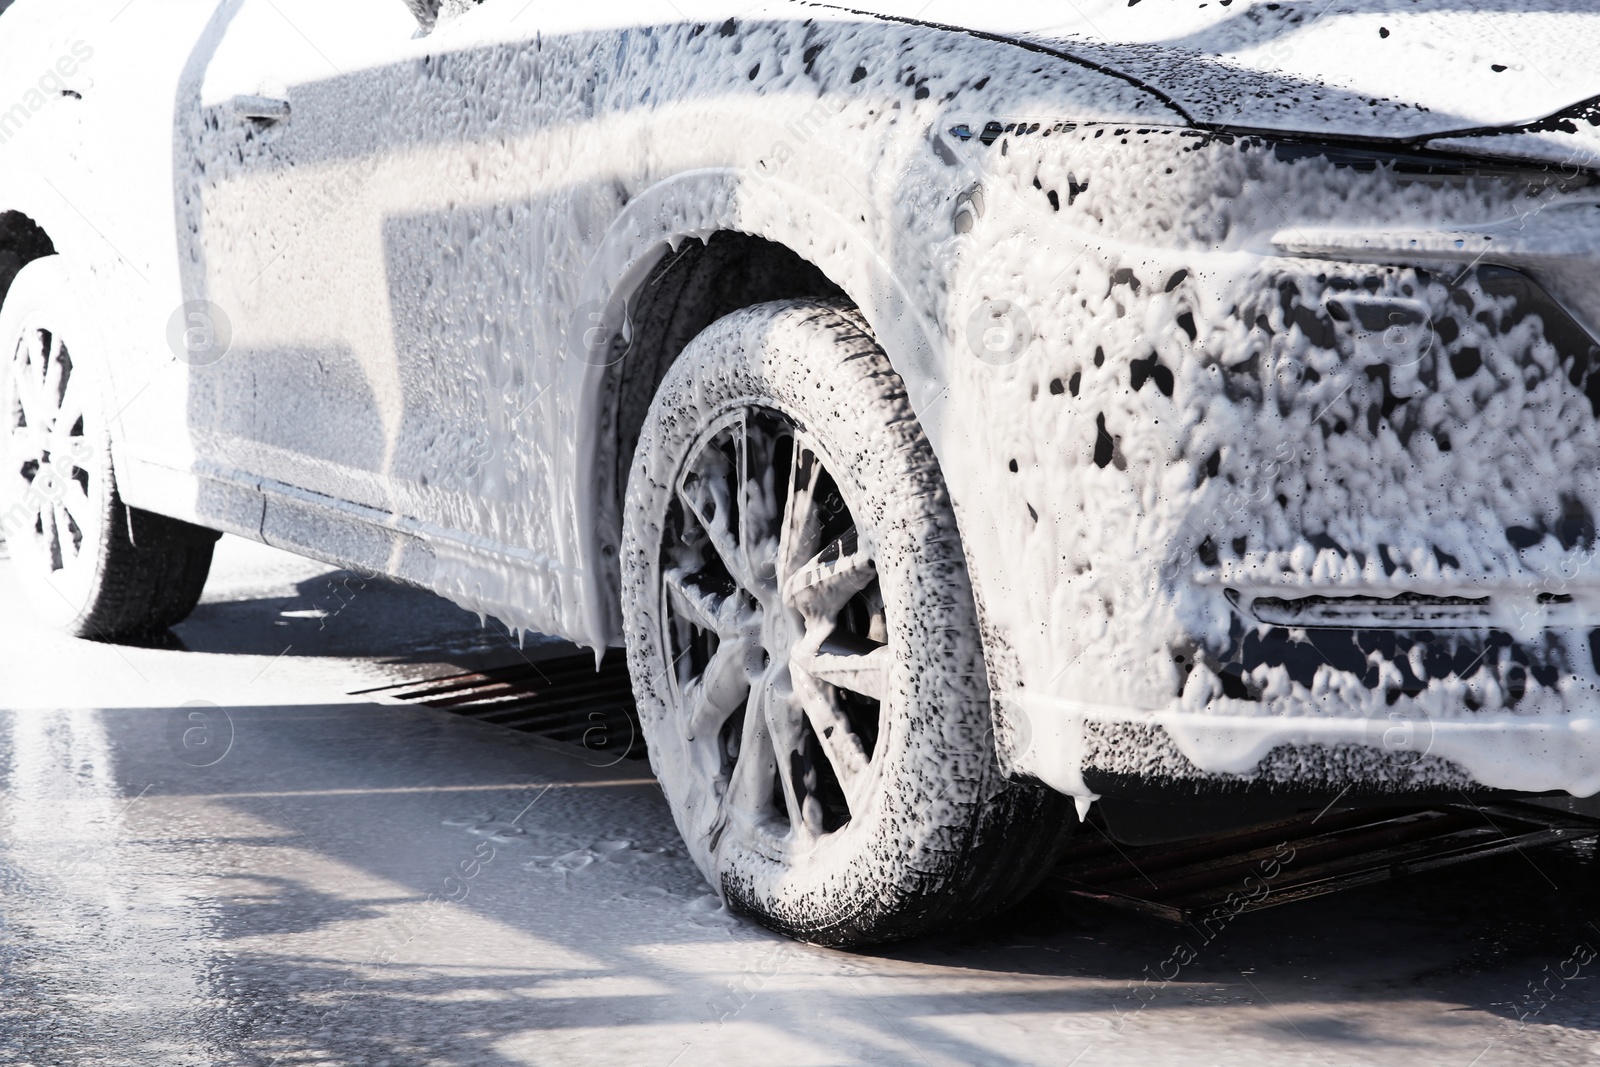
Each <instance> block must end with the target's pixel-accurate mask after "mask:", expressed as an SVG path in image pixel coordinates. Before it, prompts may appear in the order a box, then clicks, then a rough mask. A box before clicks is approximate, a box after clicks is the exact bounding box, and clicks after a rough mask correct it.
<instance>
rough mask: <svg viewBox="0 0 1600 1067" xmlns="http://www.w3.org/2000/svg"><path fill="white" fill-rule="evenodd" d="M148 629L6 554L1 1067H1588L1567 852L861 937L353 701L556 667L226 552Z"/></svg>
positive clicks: (1595, 938) (0, 687)
mask: <svg viewBox="0 0 1600 1067" xmlns="http://www.w3.org/2000/svg"><path fill="white" fill-rule="evenodd" d="M220 548H221V553H220V556H219V562H218V566H217V568H216V570H215V572H214V580H213V582H212V583H211V585H210V586H209V587H208V591H207V602H206V603H205V604H204V605H202V607H201V608H200V610H199V611H197V612H196V614H195V616H194V617H193V618H192V619H190V620H189V621H188V622H186V623H185V624H183V625H182V626H180V627H178V628H177V629H176V630H175V631H174V633H173V635H172V636H171V637H170V638H168V639H167V640H165V641H162V642H156V643H154V644H155V645H156V646H158V647H148V648H128V647H114V646H109V645H98V644H92V643H87V642H78V641H72V640H69V639H66V638H63V637H59V636H56V635H54V634H50V633H47V632H43V631H40V630H39V629H38V628H36V627H35V626H33V625H32V624H31V622H30V621H29V619H28V617H27V614H26V611H25V610H24V609H23V608H22V607H21V604H20V601H19V599H18V597H17V593H16V589H15V585H14V582H13V579H12V577H11V575H10V572H9V569H8V568H7V567H5V566H4V565H0V708H4V709H5V710H4V711H0V780H3V787H0V1063H8V1064H72V1065H79V1064H82V1065H98V1064H107V1065H111V1064H117V1065H120V1064H137V1065H140V1067H146V1065H165V1064H184V1065H188V1064H252V1065H268V1064H282V1065H299V1064H370V1065H385V1064H387V1065H391V1067H410V1065H423V1064H430V1065H432V1064H440V1065H443V1064H450V1065H456V1064H460V1065H475V1067H476V1065H484V1067H499V1065H509V1064H629V1065H634V1064H642V1065H660V1067H669V1065H677V1067H690V1065H706V1064H762V1065H768V1064H785V1065H789V1064H794V1065H809V1064H858V1063H871V1064H896V1065H898V1064H929V1065H934V1064H938V1065H944V1064H952V1065H964V1064H997V1065H1012V1064H1076V1065H1079V1067H1092V1065H1095V1064H1139V1065H1144V1064H1168V1063H1172V1064H1238V1063H1265V1064H1302V1063H1303V1064H1326V1065H1336V1064H1369V1063H1370V1064H1392V1063H1397V1062H1404V1063H1406V1064H1408V1065H1409V1064H1417V1065H1421V1064H1441V1065H1448V1067H1473V1065H1477V1067H1489V1065H1493V1064H1534V1063H1541V1064H1542V1063H1549V1064H1563V1065H1570V1064H1583V1063H1596V1064H1600V995H1597V994H1600V986H1597V983H1596V982H1595V980H1594V978H1595V975H1596V974H1597V973H1600V927H1597V926H1596V923H1600V861H1597V859H1596V855H1595V853H1594V851H1593V849H1592V848H1590V847H1589V846H1585V845H1574V846H1561V847H1557V848H1552V849H1546V850H1542V851H1533V852H1529V853H1527V854H1512V855H1508V856H1505V857H1500V858H1496V859H1491V860H1484V861H1480V862H1478V863H1477V864H1475V865H1471V866H1466V867H1458V868H1453V869H1447V870H1443V871H1439V872H1436V873H1433V874H1429V875H1422V876H1416V877H1412V878H1410V879H1408V880H1403V881H1398V882H1393V883H1388V884H1383V885H1378V886H1372V887H1368V888H1365V889H1359V890H1353V891H1349V892H1346V893H1343V894H1340V895H1337V896H1333V897H1327V898H1322V899H1319V900H1313V901H1308V902H1303V903H1299V904H1294V905H1289V906H1285V907H1282V908H1278V909H1273V910H1268V911H1263V912H1260V913H1253V914H1245V915H1240V916H1238V917H1236V918H1234V919H1233V920H1232V921H1231V922H1229V923H1227V924H1225V925H1224V926H1223V927H1222V928H1221V929H1220V930H1214V931H1213V933H1214V936H1212V937H1210V938H1209V939H1207V938H1206V937H1205V936H1204V935H1203V934H1202V932H1201V931H1197V930H1195V929H1193V928H1186V927H1174V926H1170V925H1168V924H1165V923H1162V922H1159V921H1156V920H1151V919H1143V918H1138V917H1133V916H1128V915H1124V914H1121V913H1117V912H1112V911H1107V910H1102V909H1098V908H1091V907H1086V906H1067V905H1066V904H1064V903H1063V902H1062V901H1060V900H1059V899H1056V898H1053V897H1051V896H1049V895H1048V894H1041V895H1039V896H1038V897H1036V898H1035V899H1034V900H1033V901H1031V902H1029V903H1028V904H1027V905H1026V906H1024V907H1023V908H1022V909H1020V910H1019V911H1017V912H1016V913H1014V914H1012V915H1010V916H1008V917H1006V918H1005V919H1003V920H1001V921H998V922H995V923H992V924H990V925H988V926H985V927H981V928H976V929H969V930H964V931H958V932H954V933H950V934H948V935H945V936H941V937H934V938H928V939H925V940H922V941H919V942H916V943H912V944H907V945H900V946H895V947H893V948H890V949H887V950H883V951H878V952H871V953H844V952H834V951H828V950H823V949H816V948H812V947H809V946H804V945H797V944H793V943H791V942H788V941H785V940H783V939H781V938H777V937H775V936H773V935H770V934H768V933H766V932H765V931H763V930H761V929H759V928H757V927H754V926H751V925H749V924H747V923H745V922H743V921H741V920H739V919H737V918H735V917H733V916H731V915H729V914H728V913H726V912H725V911H724V910H723V909H722V908H721V906H720V904H719V903H718V902H717V900H716V897H715V896H714V895H713V894H712V893H711V891H710V889H709V887H708V886H707V885H706V884H705V883H704V882H703V881H702V880H701V878H700V876H699V874H698V873H697V872H696V871H695V869H694V867H693V865H692V864H691V863H690V862H689V861H688V860H687V859H686V858H685V857H684V856H683V854H682V852H681V850H680V849H679V846H678V841H677V834H676V831H675V829H674V827H673V825H672V820H671V817H670V816H669V815H668V813H667V810H666V806H665V804H664V802H663V800H662V798H661V795H660V792H659V791H658V790H657V789H656V787H655V786H654V784H653V782H652V781H651V780H650V777H649V771H648V767H646V766H644V765H643V764H640V763H638V762H634V761H622V762H620V763H617V764H615V765H607V764H608V763H609V762H610V757H608V756H606V755H605V754H604V753H599V752H585V751H584V750H581V749H568V748H563V747H561V746H556V745H553V744H551V743H548V742H544V741H542V740H541V739H539V738H536V737H531V736H529V735H525V734H518V733H515V732H512V731H509V730H504V729H502V728H499V727H494V726H488V725H485V724H482V723H478V722H474V721H471V720H467V719H464V718H461V717H458V716H454V715H451V714H449V713H447V712H439V711H432V710H429V709H425V708H421V709H419V708H413V707H401V706H393V705H382V704H373V703H370V702H368V701H366V700H364V699H362V698H357V697H350V696H347V695H346V694H348V693H350V692H353V691H355V690H359V689H365V688H370V687H372V686H376V685H382V684H383V683H384V682H385V681H389V680H397V679H400V678H407V677H419V676H432V675H436V674H442V673H448V672H451V671H456V670H461V669H463V668H468V667H474V666H477V665H480V664H484V663H493V662H500V663H504V662H511V661H514V660H516V659H517V658H519V657H520V656H523V655H527V656H534V657H537V656H540V655H545V654H548V653H549V652H551V651H552V649H551V648H548V647H543V646H539V645H538V644H536V643H533V644H530V647H529V648H528V649H525V650H521V651H519V650H517V649H515V648H514V647H513V646H512V645H511V643H510V642H509V641H508V640H507V639H506V638H505V637H504V635H503V634H501V633H500V632H499V631H497V630H494V629H492V628H491V629H487V630H483V629H480V628H479V626H478V620H477V619H476V617H474V616H470V615H467V614H466V613H463V612H460V611H458V610H456V609H454V608H453V607H451V606H449V605H447V604H444V603H442V602H440V601H438V600H436V599H435V598H432V597H430V596H428V595H426V594H422V593H418V592H415V591H409V590H403V589H397V588H394V587H391V586H386V585H382V584H380V583H373V582H366V583H363V582H362V581H361V580H360V579H359V578H356V577H354V576H350V575H346V574H343V573H340V572H333V571H330V570H329V568H327V567H324V566H322V565H319V564H315V563H311V562H307V561H302V560H298V559H295V558H293V557H288V556H283V555H281V554H278V553H275V552H272V551H270V550H266V549H261V548H259V547H257V546H251V545H248V544H246V543H244V542H239V541H234V540H231V539H225V540H224V541H223V542H222V544H221V546H220Z"/></svg>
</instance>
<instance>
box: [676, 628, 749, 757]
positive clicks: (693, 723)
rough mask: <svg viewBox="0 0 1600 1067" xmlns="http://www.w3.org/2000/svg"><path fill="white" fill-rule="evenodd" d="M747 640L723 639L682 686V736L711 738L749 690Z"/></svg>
mask: <svg viewBox="0 0 1600 1067" xmlns="http://www.w3.org/2000/svg"><path fill="white" fill-rule="evenodd" d="M751 647H752V646H751V642H749V641H747V640H744V639H743V638H733V639H730V640H727V641H723V642H722V643H721V644H719V645H718V646H717V650H716V652H714V653H712V655H711V660H710V662H709V663H707V664H706V669H705V670H704V671H702V672H701V673H700V676H699V677H698V678H696V679H694V680H693V681H691V682H690V683H689V684H688V685H686V686H684V688H683V702H684V706H685V707H684V710H685V711H686V712H687V713H688V714H686V715H685V716H684V736H685V737H686V738H688V740H690V741H693V740H694V739H695V738H697V737H713V736H715V735H716V734H717V732H718V731H719V730H721V729H722V724H723V723H724V722H727V721H728V716H729V715H732V714H733V712H734V709H735V708H737V707H738V706H739V705H740V704H741V703H743V702H744V701H745V699H746V697H748V695H749V693H750V673H749V671H750V663H749V660H750V652H751Z"/></svg>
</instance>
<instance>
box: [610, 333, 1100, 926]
mask: <svg viewBox="0 0 1600 1067" xmlns="http://www.w3.org/2000/svg"><path fill="white" fill-rule="evenodd" d="M624 525H625V530H624V552H623V608H624V611H625V617H626V625H627V638H628V655H629V667H630V670H631V671H632V673H633V678H634V690H635V694H636V696H637V698H638V702H639V706H640V711H641V716H642V718H643V721H644V727H645V734H646V738H647V740H648V741H649V744H650V753H651V761H652V765H653V766H654V768H655V770H656V774H657V776H658V777H659V779H660V781H661V784H662V788H663V789H664V790H665V792H666V794H667V798H668V800H669V802H670V803H671V805H672V810H673V815H674V817H675V818H676V820H677V822H678V827H679V829H680V830H681V831H682V833H683V835H684V840H685V842H686V843H687V845H688V847H689V851H690V853H691V855H693V856H694V858H695V860H696V862H697V863H698V864H699V865H700V868H701V870H702V871H703V872H704V873H705V874H706V877H707V878H708V879H709V880H710V881H711V882H712V884H713V885H715V886H717V887H718V888H719V889H720V891H721V892H722V894H723V896H724V898H725V899H727V900H728V901H729V903H730V904H731V905H732V906H734V907H736V908H737V909H739V910H741V911H743V912H745V913H746V914H749V915H751V916H753V917H755V918H756V919H758V920H759V921H761V922H763V923H765V924H766V925H768V926H771V927H773V928H774V929H777V930H780V931H783V932H786V933H790V934H792V935H794V936H796V937H800V938H803V939H806V940H810V941H815V942H819V943H824V944H833V945H853V944H862V943H868V942H873V941H882V940H888V939H892V938H898V937H907V936H911V935H914V934H916V933H919V932H922V931H924V930H928V929H933V928H937V927H941V926H945V925H950V924H952V923H954V922H957V921H960V920H963V919H969V918H975V917H979V916H981V915H984V914H987V913H990V912H993V911H995V910H997V909H999V908H1001V907H1004V906H1006V905H1007V904H1009V903H1011V902H1012V901H1014V900H1016V899H1017V898H1018V897H1019V896H1020V895H1022V894H1023V893H1025V892H1027V891H1028V890H1029V889H1030V888H1031V887H1032V886H1033V885H1034V884H1035V883H1036V882H1037V880H1038V878H1039V877H1040V876H1042V874H1043V873H1044V872H1045V870H1047V869H1048V865H1049V863H1050V861H1051V858H1052V857H1053V856H1054V854H1055V852H1056V850H1057V848H1058V845H1059V842H1060V841H1061V840H1062V839H1063V838H1064V836H1065V835H1066V834H1068V833H1070V832H1071V830H1072V829H1073V828H1074V826H1075V824H1076V820H1075V818H1074V817H1073V815H1072V814H1071V808H1070V805H1069V804H1068V803H1067V802H1066V801H1065V799H1064V798H1062V797H1059V796H1057V795H1056V794H1053V793H1050V792H1048V791H1046V790H1043V789H1039V788H1036V787H1033V786H1027V785H1021V784H1017V783H1012V782H1008V781H1006V780H1005V779H1004V778H1003V777H1002V776H1001V775H1000V772H999V768H998V766H997V765H996V762H995V756H994V752H993V741H992V732H991V730H990V725H989V695H988V688H987V684H986V680H985V677H986V676H985V673H984V665H983V658H982V652H981V650H980V648H979V645H978V640H977V631H978V627H977V618H976V611H975V609H974V606H973V600H972V591H971V587H970V584H969V582H968V578H967V574H966V566H965V559H964V556H963V553H962V549H961V541H960V537H959V535H958V533H957V531H956V524H955V519H954V516H953V514H952V512H951V509H950V503H949V499H948V496H947V495H946V493H945V490H944V484H943V480H942V478H941V477H940V474H939V470H938V463H937V461H936V460H935V458H934V456H933V453H932V450H931V449H930V448H929V446H928V442H927V440H926V438H924V437H923V435H922V431H921V428H920V426H919V425H918V424H917V421H916V419H915V416H914V415H913V414H912V412H911V410H910V407H909V404H908V403H907V401H906V397H905V390H904V386H903V385H902V384H901V382H900V379H899V377H898V376H897V375H895V373H894V371H893V369H892V368H891V367H890V366H889V362H888V360H887V358H886V357H885V356H884V354H883V352H882V350H881V349H879V348H878V346H877V344H876V343H875V342H874V341H873V340H872V338H871V336H870V335H869V334H868V333H867V331H866V329H865V326H864V324H863V323H862V321H861V318H860V316H859V314H858V313H857V312H855V311H854V310H853V309H848V308H844V307H840V306H835V305H831V304H818V303H806V302H780V303H774V304H763V305H758V306H756V307H753V308H748V309H746V310H743V311H739V312H735V313H734V314H731V315H729V316H727V317H725V318H723V319H721V320H718V321H717V322H716V323H714V324H712V326H710V327H709V328H708V329H707V330H706V331H705V332H704V333H702V334H701V335H700V336H699V337H697V338H695V340H694V341H693V342H691V343H690V345H689V346H688V347H687V348H686V349H685V350H684V352H683V354H682V355H681V356H680V357H679V359H678V361H677V362H676V363H675V364H674V365H673V366H672V368H671V370H670V371H669V372H668V373H667V376H666V378H665V380H664V381H663V382H662V383H661V386H660V389H659V391H658V392H657V395H656V398H655V401H654V403H653V404H652V405H651V409H650V412H649V415H648V416H647V417H646V420H645V424H644V427H643V428H642V430H641V434H640V438H639V446H638V449H637V451H636V453H635V459H634V466H633V470H632V473H631V475H630V478H629V482H628V494H627V506H626V509H625V516H624Z"/></svg>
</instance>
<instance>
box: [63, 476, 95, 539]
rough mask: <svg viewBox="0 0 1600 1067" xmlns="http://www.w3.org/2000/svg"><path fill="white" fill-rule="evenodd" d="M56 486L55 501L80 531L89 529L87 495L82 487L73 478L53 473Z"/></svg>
mask: <svg viewBox="0 0 1600 1067" xmlns="http://www.w3.org/2000/svg"><path fill="white" fill-rule="evenodd" d="M55 478H56V488H57V491H58V492H59V493H60V496H59V497H58V498H57V500H56V503H57V504H59V505H60V506H61V509H62V510H63V511H64V512H66V514H67V515H68V516H69V517H70V518H71V519H72V521H73V522H74V523H76V524H77V527H78V529H79V530H80V531H82V530H87V529H90V528H91V526H90V520H89V497H88V495H87V494H86V493H85V492H84V491H83V487H82V486H81V485H79V484H78V483H77V480H76V479H73V478H70V477H69V478H62V477H61V476H60V475H59V474H57V475H55Z"/></svg>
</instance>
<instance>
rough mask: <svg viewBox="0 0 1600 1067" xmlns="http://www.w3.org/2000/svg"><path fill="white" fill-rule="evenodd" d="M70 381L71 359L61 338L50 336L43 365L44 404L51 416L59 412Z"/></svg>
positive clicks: (56, 335)
mask: <svg viewBox="0 0 1600 1067" xmlns="http://www.w3.org/2000/svg"><path fill="white" fill-rule="evenodd" d="M71 380H72V357H71V356H70V355H68V354H67V350H66V348H65V346H63V345H62V343H61V336H60V335H59V334H54V333H52V334H51V335H50V352H49V355H48V356H47V357H46V360H45V365H44V402H45V403H46V404H47V405H48V406H49V408H50V411H51V413H52V415H55V414H58V413H59V412H60V411H61V408H62V404H63V402H64V401H65V400H66V398H67V386H68V384H69V383H70V382H71Z"/></svg>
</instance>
